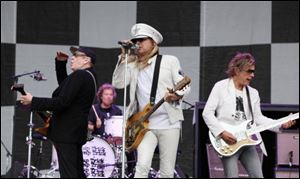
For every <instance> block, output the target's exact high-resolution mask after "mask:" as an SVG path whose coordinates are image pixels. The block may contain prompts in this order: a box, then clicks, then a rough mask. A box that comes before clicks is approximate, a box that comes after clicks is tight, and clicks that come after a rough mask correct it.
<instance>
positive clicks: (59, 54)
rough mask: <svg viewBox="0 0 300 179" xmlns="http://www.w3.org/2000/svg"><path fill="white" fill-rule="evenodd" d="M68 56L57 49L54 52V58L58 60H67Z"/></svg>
mask: <svg viewBox="0 0 300 179" xmlns="http://www.w3.org/2000/svg"><path fill="white" fill-rule="evenodd" d="M68 58H69V56H68V55H67V54H65V53H64V52H61V51H58V52H56V59H57V60H58V61H66V60H68Z"/></svg>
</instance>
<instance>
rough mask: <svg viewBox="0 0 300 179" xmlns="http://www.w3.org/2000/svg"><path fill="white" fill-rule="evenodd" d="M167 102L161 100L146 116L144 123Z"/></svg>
mask: <svg viewBox="0 0 300 179" xmlns="http://www.w3.org/2000/svg"><path fill="white" fill-rule="evenodd" d="M164 102H165V99H164V98H162V99H161V100H159V102H158V103H156V104H155V105H154V106H153V107H152V108H151V109H150V111H149V112H148V113H147V114H146V115H145V116H144V118H143V121H144V120H145V119H149V117H150V116H151V115H152V114H153V113H154V112H155V111H156V110H157V109H158V108H159V107H160V106H161V105H162V104H163V103H164Z"/></svg>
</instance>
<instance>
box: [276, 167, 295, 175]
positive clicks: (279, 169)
mask: <svg viewBox="0 0 300 179" xmlns="http://www.w3.org/2000/svg"><path fill="white" fill-rule="evenodd" d="M275 178H299V168H287V167H284V168H283V167H277V168H275Z"/></svg>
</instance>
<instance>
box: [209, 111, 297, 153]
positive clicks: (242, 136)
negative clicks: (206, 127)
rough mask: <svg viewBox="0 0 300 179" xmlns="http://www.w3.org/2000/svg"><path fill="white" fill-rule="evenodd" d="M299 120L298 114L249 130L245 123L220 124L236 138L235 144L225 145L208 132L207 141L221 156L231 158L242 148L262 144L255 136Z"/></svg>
mask: <svg viewBox="0 0 300 179" xmlns="http://www.w3.org/2000/svg"><path fill="white" fill-rule="evenodd" d="M298 118H299V112H298V113H295V114H292V115H289V116H286V117H283V118H280V119H278V120H276V121H274V122H272V123H268V124H263V125H259V126H256V127H254V126H251V125H250V129H248V128H249V124H250V123H251V122H249V121H245V122H243V123H241V124H239V125H237V126H234V125H230V124H227V123H224V122H220V123H221V125H222V126H223V127H224V129H225V130H226V131H228V132H230V133H231V134H233V135H234V136H235V137H236V138H237V142H236V143H235V144H233V145H229V144H227V143H226V142H225V141H224V140H223V139H221V138H220V137H215V136H214V135H213V134H212V133H211V132H210V131H209V133H208V134H209V139H210V142H211V144H212V146H213V147H214V149H215V150H216V151H217V152H218V153H219V154H220V155H222V156H226V157H229V156H232V155H234V154H235V153H236V152H237V151H238V150H239V149H240V148H242V147H244V146H251V145H258V144H260V143H261V142H262V140H261V139H257V138H256V135H255V134H257V133H259V132H262V131H264V130H267V129H270V128H273V127H276V126H278V125H281V124H284V123H286V122H288V121H289V120H295V119H298Z"/></svg>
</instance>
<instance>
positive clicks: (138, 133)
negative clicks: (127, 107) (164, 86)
mask: <svg viewBox="0 0 300 179" xmlns="http://www.w3.org/2000/svg"><path fill="white" fill-rule="evenodd" d="M190 83H191V79H190V78H189V77H187V76H185V77H184V78H183V79H182V80H181V81H180V82H179V83H178V84H177V85H176V86H175V87H174V89H168V90H169V92H170V93H175V92H176V91H178V90H181V89H183V88H184V87H185V86H186V85H188V84H190ZM164 102H165V99H164V98H162V99H161V100H160V101H159V102H158V103H157V104H155V105H153V106H152V105H151V104H150V103H149V104H147V105H146V106H145V107H144V109H143V111H141V112H138V113H136V114H134V115H132V116H131V117H130V118H129V119H128V120H127V123H126V128H125V147H126V150H127V151H128V152H131V151H133V150H134V149H136V148H137V147H138V145H139V144H140V143H141V141H142V139H143V137H144V135H145V134H146V132H147V131H148V130H149V129H148V125H149V120H148V119H149V117H150V116H151V115H152V114H153V113H154V112H155V111H156V110H157V109H158V108H159V107H160V106H161V105H162V104H163V103H164Z"/></svg>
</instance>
